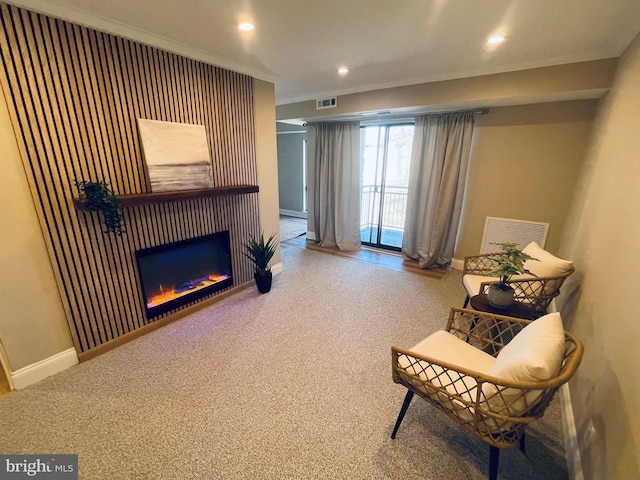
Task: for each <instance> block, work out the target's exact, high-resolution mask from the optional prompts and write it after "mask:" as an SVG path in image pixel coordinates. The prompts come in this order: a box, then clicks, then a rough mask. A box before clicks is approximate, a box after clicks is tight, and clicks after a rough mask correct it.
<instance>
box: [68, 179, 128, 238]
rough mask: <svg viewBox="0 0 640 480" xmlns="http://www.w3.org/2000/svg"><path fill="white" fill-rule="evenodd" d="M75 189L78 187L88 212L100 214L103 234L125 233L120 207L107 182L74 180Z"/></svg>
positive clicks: (122, 213)
mask: <svg viewBox="0 0 640 480" xmlns="http://www.w3.org/2000/svg"><path fill="white" fill-rule="evenodd" d="M76 187H78V194H79V196H80V200H81V201H83V202H85V203H86V204H87V209H88V210H89V211H92V212H102V216H103V219H104V230H103V233H114V234H116V235H118V236H120V235H122V234H123V233H125V232H126V228H125V219H124V212H123V211H122V205H121V204H120V202H119V201H118V199H117V198H116V196H115V194H114V193H113V190H111V188H110V187H109V184H108V183H107V182H105V181H100V182H89V181H86V180H81V181H77V180H76Z"/></svg>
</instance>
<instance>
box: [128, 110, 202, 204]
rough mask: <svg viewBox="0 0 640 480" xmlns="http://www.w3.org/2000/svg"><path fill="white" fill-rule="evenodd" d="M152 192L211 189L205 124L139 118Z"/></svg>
mask: <svg viewBox="0 0 640 480" xmlns="http://www.w3.org/2000/svg"><path fill="white" fill-rule="evenodd" d="M138 126H139V127H140V139H141V141H142V151H143V154H144V160H145V162H146V164H147V171H148V172H149V179H150V180H151V191H152V192H168V191H173V190H193V189H198V188H211V187H213V169H212V166H211V159H210V157H209V147H208V145H207V133H206V130H205V128H204V125H190V124H187V123H173V122H160V121H157V120H145V119H142V118H139V119H138Z"/></svg>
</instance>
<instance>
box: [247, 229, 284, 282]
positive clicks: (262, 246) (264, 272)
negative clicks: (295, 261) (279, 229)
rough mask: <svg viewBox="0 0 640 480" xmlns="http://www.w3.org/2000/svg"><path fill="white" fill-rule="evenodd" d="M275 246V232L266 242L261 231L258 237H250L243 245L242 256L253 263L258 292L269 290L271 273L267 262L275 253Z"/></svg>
mask: <svg viewBox="0 0 640 480" xmlns="http://www.w3.org/2000/svg"><path fill="white" fill-rule="evenodd" d="M276 246H277V240H276V238H275V233H274V234H273V235H271V236H270V237H269V239H268V240H267V241H266V242H265V240H264V234H262V233H261V234H260V238H259V239H255V238H253V237H251V238H250V239H249V243H247V244H245V245H244V247H245V249H246V252H244V256H245V257H247V258H248V259H249V260H251V263H253V267H254V270H255V272H254V274H253V278H255V280H256V286H257V287H258V291H259V292H260V293H267V292H268V291H269V290H271V281H272V279H273V275H272V273H271V267H270V266H269V262H270V261H271V258H272V257H273V255H274V254H275V253H276Z"/></svg>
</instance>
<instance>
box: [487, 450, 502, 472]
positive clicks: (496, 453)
mask: <svg viewBox="0 0 640 480" xmlns="http://www.w3.org/2000/svg"><path fill="white" fill-rule="evenodd" d="M499 460H500V449H499V448H498V447H494V446H493V445H489V480H497V479H498V462H499Z"/></svg>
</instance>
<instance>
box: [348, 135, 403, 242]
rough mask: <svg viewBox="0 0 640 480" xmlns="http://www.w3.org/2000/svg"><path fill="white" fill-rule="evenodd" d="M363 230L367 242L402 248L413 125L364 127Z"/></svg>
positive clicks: (362, 233) (362, 174)
mask: <svg viewBox="0 0 640 480" xmlns="http://www.w3.org/2000/svg"><path fill="white" fill-rule="evenodd" d="M360 135H361V141H360V145H361V156H360V160H361V180H362V182H361V189H362V191H361V198H362V205H361V212H360V234H361V241H362V242H363V243H364V244H365V245H371V246H375V247H381V248H388V249H391V250H398V251H399V250H400V247H401V246H402V233H403V229H404V218H405V210H406V207H407V187H408V184H409V165H410V160H411V144H412V141H413V125H405V124H403V125H381V126H372V127H363V128H361V129H360Z"/></svg>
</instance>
